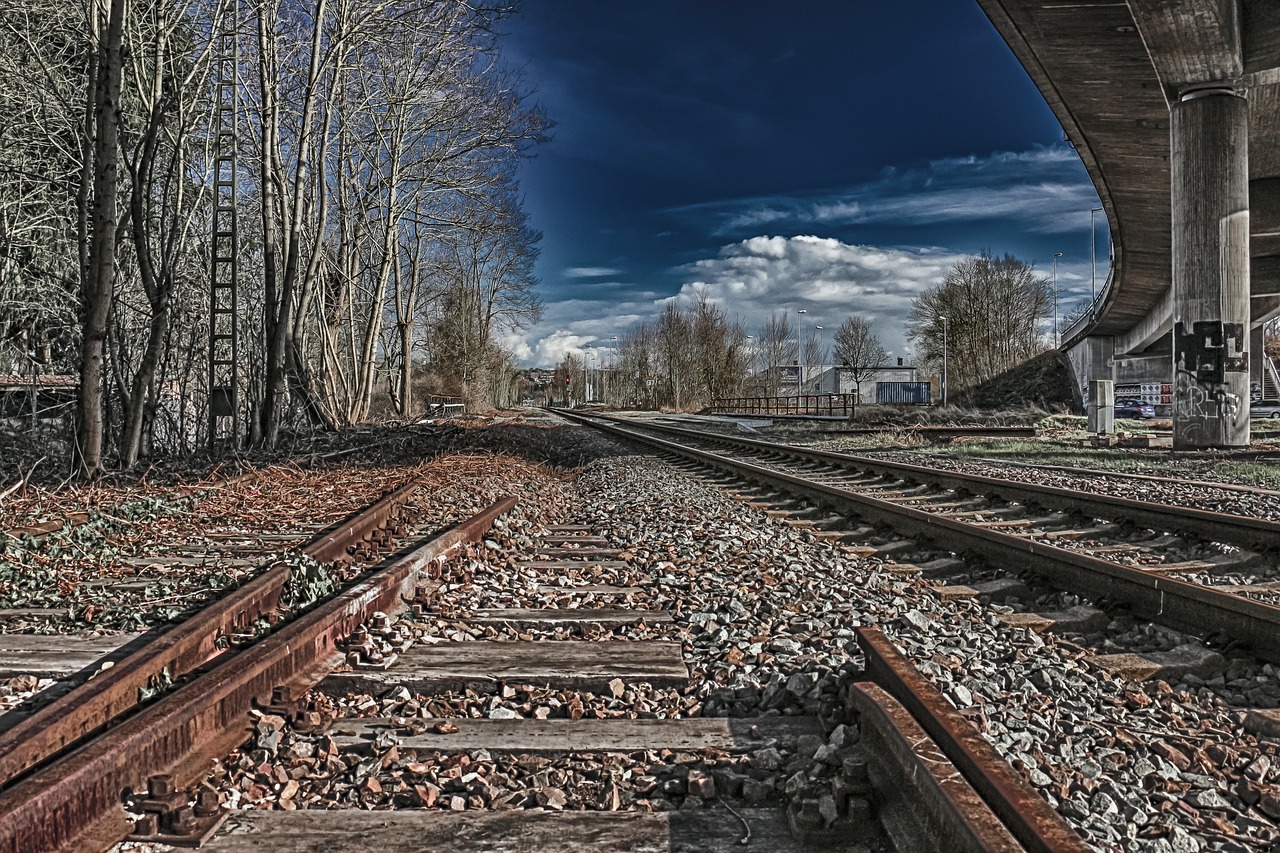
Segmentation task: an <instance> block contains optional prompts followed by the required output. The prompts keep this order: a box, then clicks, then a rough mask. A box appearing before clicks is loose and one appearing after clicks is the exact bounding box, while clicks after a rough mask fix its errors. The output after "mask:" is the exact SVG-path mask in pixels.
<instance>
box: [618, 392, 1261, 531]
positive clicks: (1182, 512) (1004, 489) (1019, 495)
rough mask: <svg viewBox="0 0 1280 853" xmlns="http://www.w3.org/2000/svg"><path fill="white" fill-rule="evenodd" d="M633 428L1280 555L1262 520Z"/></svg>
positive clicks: (698, 433)
mask: <svg viewBox="0 0 1280 853" xmlns="http://www.w3.org/2000/svg"><path fill="white" fill-rule="evenodd" d="M593 417H600V418H601V419H603V420H608V421H611V422H612V423H615V424H620V423H627V422H626V421H623V420H621V419H618V418H610V417H607V416H599V415H596V416H593ZM634 426H639V427H641V428H642V429H648V430H653V431H654V432H662V433H665V434H668V435H680V436H687V437H689V438H695V439H698V440H701V441H709V442H713V443H719V444H724V445H726V446H729V447H739V448H747V449H751V450H759V451H764V452H767V453H779V454H785V455H787V456H791V457H793V458H795V459H800V460H804V461H807V462H817V463H820V464H827V465H838V466H840V467H844V468H856V469H858V470H861V471H868V472H871V473H876V474H883V475H887V476H893V477H898V478H900V479H904V480H907V481H910V482H916V483H930V484H935V485H938V486H941V487H943V488H947V489H963V490H965V491H967V492H969V493H971V494H980V495H992V496H995V497H999V498H1001V499H1002V500H1007V501H1015V502H1017V503H1022V504H1028V503H1031V504H1038V505H1040V506H1051V507H1061V508H1065V509H1073V510H1078V511H1080V512H1082V513H1085V514H1088V515H1091V516H1092V517H1094V518H1123V519H1125V520H1127V521H1130V522H1132V523H1133V524H1135V525H1137V526H1139V527H1147V528H1150V529H1152V530H1161V531H1170V532H1176V533H1180V534H1183V535H1186V534H1191V535H1194V536H1198V537H1200V538H1202V539H1205V540H1208V541H1212V542H1221V543H1223V544H1226V545H1233V546H1235V547H1237V548H1245V549H1247V550H1251V551H1258V552H1268V551H1275V550H1277V549H1280V522H1275V521H1268V520H1266V519H1262V518H1252V517H1249V516H1242V515H1231V514H1229V513H1225V512H1213V511H1212V510H1204V509H1193V508H1190V507H1180V506H1170V505H1169V504H1160V503H1152V502H1151V501H1140V500H1134V499H1133V498H1118V497H1112V496H1111V495H1093V494H1086V493H1082V492H1080V491H1076V490H1072V489H1063V488H1060V487H1057V486H1042V485H1039V484H1036V483H1020V482H1015V481H1012V480H1001V479H999V478H997V477H986V476H983V475H981V474H964V473H961V472H959V471H943V470H939V469H937V468H928V467H925V466H923V465H912V464H910V463H907V462H891V461H888V460H885V459H872V458H870V457H867V456H856V455H853V454H849V453H838V452H835V451H831V450H816V449H813V448H808V447H796V446H795V445H791V444H779V443H776V442H772V441H762V440H760V439H755V438H739V437H738V436H731V435H722V434H720V433H709V432H703V431H702V430H695V429H686V428H683V427H673V426H658V425H653V424H643V425H641V424H634Z"/></svg>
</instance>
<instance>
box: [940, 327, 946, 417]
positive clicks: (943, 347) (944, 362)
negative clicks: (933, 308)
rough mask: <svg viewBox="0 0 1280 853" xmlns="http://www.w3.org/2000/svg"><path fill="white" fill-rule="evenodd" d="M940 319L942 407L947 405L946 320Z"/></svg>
mask: <svg viewBox="0 0 1280 853" xmlns="http://www.w3.org/2000/svg"><path fill="white" fill-rule="evenodd" d="M941 319H942V405H944V406H945V405H947V318H946V317H943V318H941Z"/></svg>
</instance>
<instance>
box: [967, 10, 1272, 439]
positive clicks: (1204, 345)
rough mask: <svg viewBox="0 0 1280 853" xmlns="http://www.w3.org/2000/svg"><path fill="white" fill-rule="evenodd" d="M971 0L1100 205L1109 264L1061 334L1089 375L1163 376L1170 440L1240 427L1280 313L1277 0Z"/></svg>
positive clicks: (1083, 376) (1240, 433)
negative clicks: (1044, 106)
mask: <svg viewBox="0 0 1280 853" xmlns="http://www.w3.org/2000/svg"><path fill="white" fill-rule="evenodd" d="M978 3H979V5H980V6H981V7H982V8H983V10H984V11H985V12H986V13H987V16H988V17H989V18H990V19H991V21H992V23H993V24H994V25H995V27H996V29H997V30H998V31H999V32H1000V34H1001V35H1002V36H1003V37H1004V39H1005V41H1006V42H1007V43H1008V45H1009V47H1010V48H1011V49H1012V50H1013V52H1014V54H1015V55H1016V56H1017V58H1018V59H1019V61H1021V63H1022V66H1023V67H1024V68H1025V69H1026V70H1027V73H1028V74H1029V75H1030V76H1031V79H1032V80H1033V81H1034V82H1035V84H1036V85H1037V86H1038V87H1039V89H1040V91H1041V93H1042V94H1043V95H1044V97H1045V100H1046V101H1047V102H1048V103H1049V106H1050V108H1051V109H1052V110H1053V111H1054V113H1055V114H1056V115H1057V117H1058V120H1059V121H1060V122H1061V123H1062V127H1063V129H1064V130H1065V132H1066V134H1067V137H1068V139H1069V140H1070V141H1071V142H1072V144H1073V145H1074V146H1075V148H1076V150H1077V151H1078V152H1079V153H1080V157H1081V159H1082V160H1083V161H1084V165H1085V167H1086V168H1087V169H1088V172H1089V175H1090V177H1091V178H1092V179H1093V183H1094V186H1095V187H1096V188H1097V191H1098V196H1099V198H1100V199H1101V200H1102V206H1103V208H1104V209H1105V211H1106V214H1107V221H1108V223H1109V226H1110V230H1111V244H1112V253H1113V257H1112V264H1111V274H1110V276H1109V277H1108V279H1107V281H1106V283H1105V284H1104V286H1103V287H1102V289H1101V291H1100V292H1099V294H1098V297H1097V299H1096V300H1095V301H1094V303H1093V305H1092V306H1091V307H1090V310H1089V312H1088V313H1087V314H1086V316H1084V317H1082V318H1081V319H1080V320H1079V321H1078V322H1077V323H1076V324H1075V325H1074V326H1073V327H1072V328H1070V329H1068V330H1066V334H1065V336H1064V346H1065V348H1066V349H1067V352H1068V355H1069V356H1070V358H1071V361H1072V364H1073V366H1074V367H1075V368H1076V373H1077V379H1078V381H1079V382H1080V383H1081V385H1082V388H1084V389H1087V381H1088V380H1089V379H1091V378H1114V379H1117V380H1118V381H1121V382H1126V381H1128V382H1137V381H1159V382H1170V381H1172V382H1173V384H1174V386H1175V390H1174V441H1175V446H1180V447H1219V446H1223V447H1231V446H1240V445H1243V444H1247V443H1248V436H1249V432H1248V401H1249V378H1250V375H1251V373H1252V374H1254V375H1256V374H1257V371H1258V370H1259V369H1260V365H1261V359H1262V331H1261V324H1262V323H1263V322H1265V321H1266V320H1268V319H1270V318H1272V317H1275V316H1277V315H1278V314H1280V2H1277V0H1127V2H1126V1H1125V0H978ZM1086 393H1087V390H1086Z"/></svg>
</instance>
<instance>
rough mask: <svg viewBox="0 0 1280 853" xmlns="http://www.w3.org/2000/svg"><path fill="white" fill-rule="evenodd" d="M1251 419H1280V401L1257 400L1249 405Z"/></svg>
mask: <svg viewBox="0 0 1280 853" xmlns="http://www.w3.org/2000/svg"><path fill="white" fill-rule="evenodd" d="M1249 417H1251V418H1280V400H1276V399H1269V400H1256V401H1254V402H1253V403H1250V404H1249Z"/></svg>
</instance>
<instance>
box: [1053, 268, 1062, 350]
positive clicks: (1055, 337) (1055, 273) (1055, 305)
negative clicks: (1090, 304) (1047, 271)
mask: <svg viewBox="0 0 1280 853" xmlns="http://www.w3.org/2000/svg"><path fill="white" fill-rule="evenodd" d="M1060 257H1062V253H1061V252H1054V253H1053V348H1054V349H1057V348H1058V347H1060V346H1061V345H1062V344H1061V342H1060V341H1059V340H1058V258H1060Z"/></svg>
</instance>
